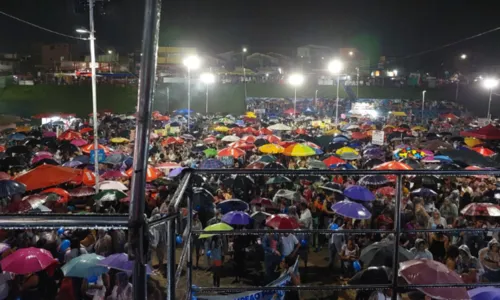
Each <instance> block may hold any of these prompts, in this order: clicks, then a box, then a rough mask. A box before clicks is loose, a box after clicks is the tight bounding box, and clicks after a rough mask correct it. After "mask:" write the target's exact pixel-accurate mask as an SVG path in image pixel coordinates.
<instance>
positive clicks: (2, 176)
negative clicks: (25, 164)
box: [0, 172, 11, 180]
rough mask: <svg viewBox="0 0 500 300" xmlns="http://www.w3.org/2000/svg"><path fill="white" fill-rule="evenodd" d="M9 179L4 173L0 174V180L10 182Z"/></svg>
mask: <svg viewBox="0 0 500 300" xmlns="http://www.w3.org/2000/svg"><path fill="white" fill-rule="evenodd" d="M10 179H11V177H10V175H9V174H7V173H5V172H0V180H10Z"/></svg>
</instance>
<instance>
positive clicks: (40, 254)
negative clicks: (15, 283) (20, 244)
mask: <svg viewBox="0 0 500 300" xmlns="http://www.w3.org/2000/svg"><path fill="white" fill-rule="evenodd" d="M0 263H1V265H2V271H4V272H12V273H14V274H29V273H36V272H40V271H42V270H45V269H46V268H48V267H49V266H51V265H52V264H54V263H55V259H54V257H52V254H50V252H49V251H47V250H45V249H41V248H34V247H30V248H23V249H18V250H16V252H14V253H12V254H11V255H9V256H7V257H6V258H4V259H2V261H1V262H0Z"/></svg>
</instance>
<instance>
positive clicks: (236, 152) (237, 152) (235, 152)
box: [217, 148, 245, 158]
mask: <svg viewBox="0 0 500 300" xmlns="http://www.w3.org/2000/svg"><path fill="white" fill-rule="evenodd" d="M242 155H245V151H243V150H241V149H239V148H224V149H222V150H220V151H219V152H218V153H217V156H219V157H221V156H232V157H234V158H238V157H240V156H242Z"/></svg>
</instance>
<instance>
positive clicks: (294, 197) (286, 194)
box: [273, 189, 304, 202]
mask: <svg viewBox="0 0 500 300" xmlns="http://www.w3.org/2000/svg"><path fill="white" fill-rule="evenodd" d="M279 198H285V199H288V200H290V201H294V202H301V201H302V200H304V198H303V197H302V195H301V194H300V193H299V192H297V191H290V190H284V189H282V190H278V191H277V192H276V194H274V197H273V202H277V200H278V199H279Z"/></svg>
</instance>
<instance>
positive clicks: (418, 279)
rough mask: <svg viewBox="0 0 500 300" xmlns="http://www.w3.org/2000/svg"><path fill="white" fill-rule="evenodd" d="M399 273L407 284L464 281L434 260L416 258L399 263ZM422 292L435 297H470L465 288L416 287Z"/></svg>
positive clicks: (450, 299)
mask: <svg viewBox="0 0 500 300" xmlns="http://www.w3.org/2000/svg"><path fill="white" fill-rule="evenodd" d="M399 274H400V275H401V276H402V277H403V278H404V279H405V280H406V281H407V282H408V283H409V284H463V283H464V281H463V280H462V278H461V277H460V275H458V274H457V273H455V272H454V271H451V270H450V269H448V267H447V266H445V265H444V264H442V263H440V262H437V261H435V260H428V259H417V260H409V261H405V262H402V263H400V267H399ZM417 289H418V290H420V291H421V292H423V293H424V294H426V295H427V296H429V297H432V298H435V299H449V300H453V299H457V300H458V299H460V300H462V299H470V297H469V295H468V294H467V289H466V288H464V287H454V288H443V287H436V288H417Z"/></svg>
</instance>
